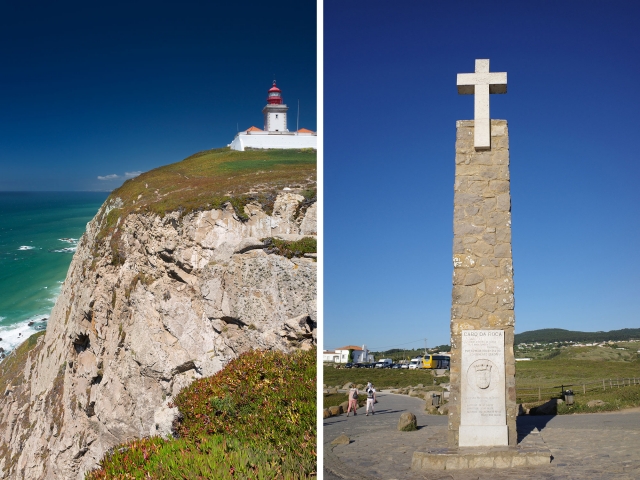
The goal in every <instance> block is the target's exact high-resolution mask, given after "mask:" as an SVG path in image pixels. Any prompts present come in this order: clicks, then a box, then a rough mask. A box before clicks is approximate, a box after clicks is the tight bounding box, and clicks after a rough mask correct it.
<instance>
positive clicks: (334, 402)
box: [323, 392, 367, 408]
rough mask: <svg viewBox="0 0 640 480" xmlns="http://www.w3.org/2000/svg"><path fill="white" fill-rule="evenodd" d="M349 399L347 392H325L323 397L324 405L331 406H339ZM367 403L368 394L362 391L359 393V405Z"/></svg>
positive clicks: (325, 406) (362, 405)
mask: <svg viewBox="0 0 640 480" xmlns="http://www.w3.org/2000/svg"><path fill="white" fill-rule="evenodd" d="M348 401H349V394H347V393H328V394H325V396H324V399H323V407H324V408H329V407H334V406H338V405H340V404H341V403H344V402H348ZM366 404H367V395H366V394H364V392H360V395H358V407H364V406H365V405H366Z"/></svg>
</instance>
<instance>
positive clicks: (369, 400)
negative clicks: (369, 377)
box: [365, 385, 376, 417]
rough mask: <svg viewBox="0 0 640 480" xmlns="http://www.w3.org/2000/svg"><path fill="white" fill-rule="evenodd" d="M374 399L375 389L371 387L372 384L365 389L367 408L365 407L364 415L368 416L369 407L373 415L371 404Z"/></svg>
mask: <svg viewBox="0 0 640 480" xmlns="http://www.w3.org/2000/svg"><path fill="white" fill-rule="evenodd" d="M375 401H376V389H375V388H373V385H371V387H369V388H368V389H367V408H366V415H365V416H366V417H368V416H369V407H371V415H375V413H376V412H375V410H374V409H373V404H374V403H375Z"/></svg>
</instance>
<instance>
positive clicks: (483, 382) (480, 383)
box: [473, 361, 492, 390]
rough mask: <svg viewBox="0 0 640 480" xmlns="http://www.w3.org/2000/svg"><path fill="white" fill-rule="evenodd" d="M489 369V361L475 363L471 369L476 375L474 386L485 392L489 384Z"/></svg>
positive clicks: (490, 365)
mask: <svg viewBox="0 0 640 480" xmlns="http://www.w3.org/2000/svg"><path fill="white" fill-rule="evenodd" d="M491 367H492V364H491V362H489V361H481V362H477V363H475V364H474V365H473V369H474V370H475V373H476V375H475V376H476V385H477V387H478V388H481V389H482V390H485V389H487V388H489V385H490V384H491Z"/></svg>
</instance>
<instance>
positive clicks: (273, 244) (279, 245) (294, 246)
mask: <svg viewBox="0 0 640 480" xmlns="http://www.w3.org/2000/svg"><path fill="white" fill-rule="evenodd" d="M264 243H265V244H266V245H269V248H268V249H267V253H275V254H277V255H282V256H283V257H287V258H293V257H303V256H304V254H305V253H317V252H318V242H317V240H316V239H315V238H314V237H305V238H302V239H300V240H295V241H288V240H280V239H279V238H265V239H264Z"/></svg>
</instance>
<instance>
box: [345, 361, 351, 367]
mask: <svg viewBox="0 0 640 480" xmlns="http://www.w3.org/2000/svg"><path fill="white" fill-rule="evenodd" d="M351 367H353V363H351V362H349V363H345V364H344V368H351Z"/></svg>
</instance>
